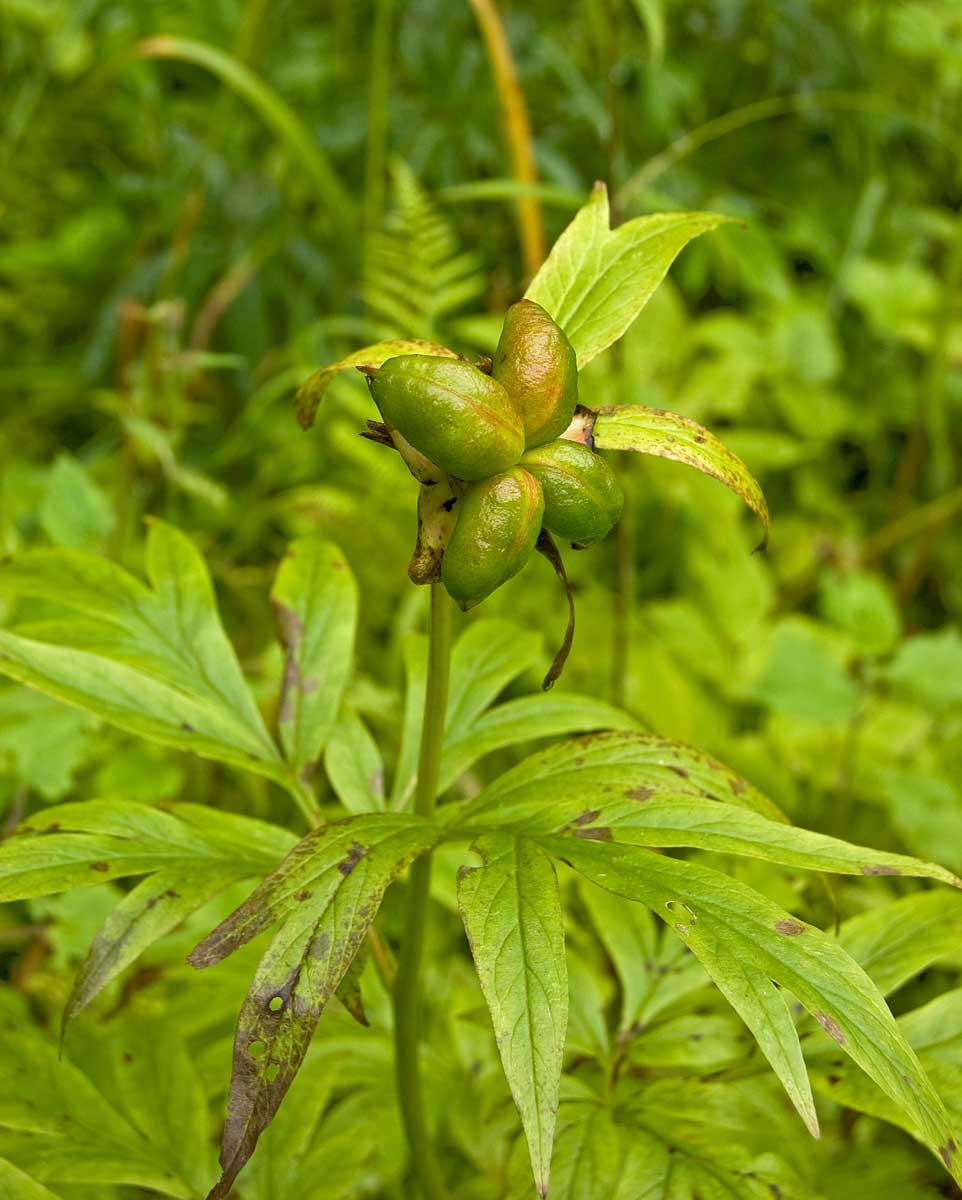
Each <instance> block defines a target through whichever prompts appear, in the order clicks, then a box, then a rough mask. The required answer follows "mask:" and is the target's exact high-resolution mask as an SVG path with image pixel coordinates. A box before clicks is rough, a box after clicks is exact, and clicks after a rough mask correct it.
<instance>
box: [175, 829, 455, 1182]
mask: <svg viewBox="0 0 962 1200" xmlns="http://www.w3.org/2000/svg"><path fill="white" fill-rule="evenodd" d="M437 837H438V835H437V832H436V830H435V829H434V828H433V827H432V826H431V825H430V824H429V823H428V822H426V821H424V820H423V819H421V818H420V817H416V816H413V815H406V814H396V813H370V814H364V815H362V816H357V817H349V818H347V819H345V820H343V821H338V822H336V823H334V824H331V825H326V826H324V827H322V828H320V829H317V830H314V831H313V832H311V833H309V834H308V835H307V837H305V838H304V839H303V840H302V841H301V842H299V843H298V845H297V846H295V847H294V849H293V850H292V851H291V852H290V854H289V855H288V856H287V858H285V860H284V861H283V863H281V865H280V866H279V867H278V868H277V870H276V871H274V872H273V873H272V874H271V875H269V876H268V877H267V878H266V879H265V880H264V881H263V883H261V884H260V886H259V887H258V888H257V889H256V890H255V891H254V892H253V893H252V895H251V896H250V897H249V898H248V899H247V900H246V901H245V902H244V903H243V904H242V905H241V906H240V908H238V909H237V910H236V911H235V912H234V913H233V914H232V915H231V916H229V917H228V918H227V920H226V921H224V922H222V923H221V924H220V925H219V926H218V927H217V928H216V929H215V930H214V931H213V932H212V933H211V934H210V935H209V936H208V937H207V938H205V939H204V941H203V942H201V943H200V945H199V946H197V948H196V949H195V950H194V951H193V953H192V954H191V956H190V962H191V963H192V964H193V965H194V966H195V967H207V966H210V965H211V964H213V963H216V962H219V961H220V960H221V959H223V958H225V957H226V956H227V955H228V954H231V953H233V951H234V950H236V949H238V948H239V947H240V946H242V945H244V944H245V943H246V942H248V941H250V939H251V938H253V937H255V936H256V935H257V934H258V933H261V932H262V931H263V930H264V929H266V928H268V926H270V925H273V924H276V923H278V922H281V923H282V924H281V928H280V929H279V930H278V932H277V933H276V934H275V935H274V938H273V940H272V942H271V944H270V945H269V947H268V948H267V951H266V952H265V954H264V957H263V958H262V959H261V962H260V965H259V966H258V968H257V972H256V974H255V976H254V979H253V981H252V983H251V986H250V990H249V991H248V994H247V997H246V998H245V1000H244V1003H243V1005H242V1007H241V1011H240V1015H239V1017H238V1022H237V1029H236V1032H235V1036H234V1061H233V1070H232V1074H231V1084H230V1094H229V1096H228V1101H227V1122H226V1125H225V1128H224V1138H223V1143H222V1146H221V1160H220V1161H221V1167H222V1168H223V1175H222V1177H221V1180H220V1182H219V1183H218V1184H217V1185H216V1187H215V1188H214V1189H213V1190H212V1191H211V1193H210V1198H211V1200H218V1198H222V1197H224V1196H226V1195H227V1194H228V1192H229V1191H230V1189H231V1186H232V1185H233V1181H234V1179H235V1178H236V1176H237V1173H238V1172H239V1171H240V1169H241V1168H242V1167H243V1165H244V1164H245V1163H246V1162H247V1160H248V1159H249V1158H250V1156H251V1154H252V1153H253V1151H254V1147H255V1145H256V1144H257V1139H258V1137H260V1135H261V1133H262V1132H263V1131H264V1129H266V1128H267V1126H268V1124H269V1123H270V1122H271V1120H272V1119H273V1116H274V1114H275V1113H276V1112H277V1109H278V1106H279V1105H280V1103H281V1100H282V1099H283V1098H284V1094H285V1093H286V1091H287V1089H288V1088H289V1087H290V1085H291V1081H292V1080H293V1079H294V1076H295V1075H296V1074H297V1070H298V1068H299V1066H300V1064H301V1061H302V1059H303V1057H304V1055H305V1053H306V1052H307V1048H308V1046H309V1044H310V1041H311V1037H312V1036H313V1033H314V1029H315V1027H316V1025H317V1022H318V1021H319V1020H320V1016H321V1013H322V1012H323V1010H324V1007H325V1005H326V1004H327V1002H328V1000H329V999H330V998H331V996H332V995H333V994H334V992H335V990H336V988H337V987H338V985H339V984H340V982H341V980H342V979H343V978H344V975H345V974H346V972H347V970H348V968H349V967H350V965H351V962H352V960H353V958H354V956H355V954H356V952H357V950H358V947H359V946H360V944H361V941H362V939H363V938H364V935H365V933H366V932H367V930H368V928H369V927H370V925H371V922H372V921H373V920H374V917H375V915H376V914H377V910H378V906H379V905H380V902H381V897H382V896H383V895H384V891H385V889H386V888H387V886H388V884H390V883H391V881H392V880H393V879H395V878H396V877H397V875H398V874H399V873H400V872H401V871H402V870H403V868H404V867H405V866H407V864H408V863H410V862H411V861H412V860H413V859H414V858H416V857H417V856H418V855H419V854H421V853H423V852H424V851H426V850H428V849H430V848H431V847H432V846H433V845H434V844H435V842H436V841H437Z"/></svg>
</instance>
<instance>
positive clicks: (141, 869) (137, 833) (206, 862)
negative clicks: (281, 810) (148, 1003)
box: [0, 800, 294, 1024]
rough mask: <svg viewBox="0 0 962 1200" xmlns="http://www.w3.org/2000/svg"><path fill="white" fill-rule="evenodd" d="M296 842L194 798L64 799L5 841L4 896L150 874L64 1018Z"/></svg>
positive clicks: (97, 950) (80, 980) (118, 916)
mask: <svg viewBox="0 0 962 1200" xmlns="http://www.w3.org/2000/svg"><path fill="white" fill-rule="evenodd" d="M293 841H294V837H293V835H292V834H289V833H288V832H287V831H286V830H284V829H281V828H280V827H278V826H276V825H268V824H266V823H265V822H263V821H256V820H253V819H252V818H250V817H241V816H236V815H234V814H231V813H220V812H216V811H215V810H211V809H205V808H202V807H200V806H195V805H190V804H181V805H174V806H172V808H171V810H170V811H168V812H165V811H162V810H160V809H154V808H149V807H147V806H146V805H143V804H135V803H131V802H129V801H119V800H118V801H114V800H86V801H83V802H81V803H75V804H62V805H58V806H57V807H54V808H48V809H45V810H43V811H42V812H39V813H37V814H35V815H34V816H33V817H31V818H30V819H29V821H28V822H26V823H24V824H23V825H21V826H20V827H19V829H18V830H17V832H16V834H15V836H13V837H10V838H8V839H7V840H6V841H4V842H2V843H0V902H2V901H10V900H22V899H26V898H28V897H31V896H43V895H49V894H51V893H55V892H64V891H68V890H69V889H71V888H75V887H90V886H92V885H94V884H98V883H103V882H105V881H106V880H109V879H120V878H123V877H124V876H130V875H147V878H146V879H144V880H143V881H142V882H141V883H139V884H138V885H137V886H136V887H135V888H133V889H132V890H131V891H129V892H127V894H126V895H125V896H124V897H123V899H122V900H121V901H120V903H119V904H118V905H117V906H116V908H114V910H113V911H112V912H111V913H110V915H109V916H108V917H107V919H106V921H105V922H104V924H103V926H102V927H101V929H100V930H99V932H98V933H97V935H96V937H95V938H94V941H93V944H92V945H91V947H90V950H89V952H88V954H87V956H86V958H85V959H84V960H83V962H82V963H81V965H80V969H79V971H78V973H77V977H76V979H75V981H74V986H73V990H72V992H71V994H70V997H69V999H68V1001H67V1005H66V1008H65V1010H64V1023H65V1024H66V1022H68V1021H69V1020H70V1019H71V1018H73V1017H74V1016H76V1015H77V1013H79V1012H80V1011H81V1010H82V1009H83V1008H85V1007H86V1006H87V1005H88V1004H89V1003H90V1001H91V1000H93V999H94V997H95V996H97V995H98V993H99V992H101V991H102V990H103V989H104V988H105V987H106V986H107V984H108V983H110V981H111V980H113V979H115V978H116V977H117V976H118V975H119V974H120V972H121V971H123V970H124V969H125V968H126V967H128V966H129V965H130V964H131V963H132V962H134V961H135V960H136V959H137V958H138V957H139V956H140V955H141V954H142V953H143V952H144V950H146V949H147V947H148V946H150V945H152V944H153V943H154V942H155V941H157V939H158V938H161V937H163V936H164V935H165V934H167V933H169V932H170V931H171V930H172V929H174V928H175V927H176V926H177V925H179V924H180V923H181V921H183V920H184V918H185V917H187V916H189V915H190V913H192V912H195V911H196V910H197V909H198V908H200V907H201V906H202V905H203V904H205V903H206V902H207V901H208V900H210V899H211V898H212V897H213V896H215V895H217V894H218V893H219V892H221V891H222V890H223V889H224V888H226V887H228V886H229V885H230V884H231V883H234V882H237V881H238V880H241V879H245V878H248V877H249V876H251V875H261V874H263V873H264V872H266V871H269V870H271V869H272V867H274V866H275V865H276V863H277V861H278V859H280V858H281V857H282V855H283V854H284V852H285V851H286V850H287V849H289V847H290V846H291V844H292V843H293Z"/></svg>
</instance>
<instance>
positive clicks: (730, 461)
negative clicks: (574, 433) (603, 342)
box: [591, 404, 769, 549]
mask: <svg viewBox="0 0 962 1200" xmlns="http://www.w3.org/2000/svg"><path fill="white" fill-rule="evenodd" d="M591 437H592V439H593V441H594V445H595V446H596V447H597V448H598V449H599V450H634V451H636V452H637V453H639V454H653V455H655V456H656V457H657V458H669V459H671V460H672V461H673V462H680V463H684V464H685V465H686V466H689V467H694V468H695V470H696V471H701V472H702V473H703V474H705V475H710V476H711V477H712V479H717V480H718V481H719V483H723V484H724V485H725V487H727V488H728V489H729V491H732V492H734V493H735V495H736V496H739V497H740V498H741V499H742V500H744V501H745V503H746V504H747V505H748V507H749V508H750V509H751V510H752V512H753V513H754V514H755V515H756V516H757V517H758V519H759V521H761V523H762V530H763V534H764V536H763V539H762V543H761V545H760V546H759V549H764V547H765V545H766V543H767V541H768V527H769V515H768V505H767V503H766V502H765V496H764V495H763V493H762V489H761V487H760V486H759V484H758V481H757V480H756V479H755V476H754V475H752V473H751V471H749V469H748V467H746V466H745V464H744V463H743V462H742V460H741V459H740V458H738V457H737V455H735V454H733V453H732V452H731V450H729V449H728V448H727V447H726V446H724V445H723V444H722V442H720V441H719V440H718V438H717V437H715V435H714V434H713V433H711V432H709V430H707V429H705V428H703V427H702V426H701V425H699V424H698V423H697V422H696V421H692V420H691V419H690V418H689V417H682V416H680V415H679V414H678V413H671V412H665V411H664V410H663V409H660V408H646V407H645V406H644V405H642V404H621V405H615V406H612V407H608V408H601V409H599V410H598V412H597V415H596V417H595V419H594V424H593V426H592V430H591Z"/></svg>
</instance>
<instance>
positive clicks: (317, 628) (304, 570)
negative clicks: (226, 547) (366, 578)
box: [271, 536, 357, 782]
mask: <svg viewBox="0 0 962 1200" xmlns="http://www.w3.org/2000/svg"><path fill="white" fill-rule="evenodd" d="M271 603H272V604H273V606H274V611H275V613H276V614H277V620H278V623H279V625H280V628H281V637H282V639H283V642H284V651H285V656H284V677H283V681H282V684H281V699H280V707H279V710H278V715H277V723H278V727H279V730H280V738H281V745H282V746H283V748H284V753H285V755H286V757H287V760H288V762H289V763H290V765H291V768H292V770H293V772H294V773H295V774H296V775H297V776H298V777H300V778H302V779H303V778H304V777H305V773H306V774H307V775H308V776H309V775H310V773H311V772H312V770H313V766H314V764H315V763H316V761H317V758H318V756H319V755H320V753H321V750H322V748H323V746H324V744H325V742H326V741H327V738H328V736H329V735H330V732H331V729H332V727H333V725H334V722H335V720H336V719H337V712H338V709H339V708H340V704H341V696H342V695H343V692H344V687H345V685H346V683H347V680H348V677H349V675H350V673H351V667H352V663H353V657H354V635H355V631H356V628H357V584H356V583H355V581H354V576H353V574H352V573H351V569H350V567H349V566H348V564H347V561H346V560H345V558H344V556H343V554H341V552H340V550H338V548H337V547H336V546H334V545H332V544H331V543H330V542H326V541H324V540H323V539H322V538H319V537H316V536H308V537H302V538H297V539H296V540H295V541H293V542H291V544H290V546H289V547H288V549H287V553H286V554H285V556H284V560H283V562H282V563H281V566H280V569H279V570H278V572H277V578H276V579H275V581H274V586H273V588H272V589H271ZM305 782H306V780H305Z"/></svg>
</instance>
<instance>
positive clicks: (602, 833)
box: [575, 825, 614, 842]
mask: <svg viewBox="0 0 962 1200" xmlns="http://www.w3.org/2000/svg"><path fill="white" fill-rule="evenodd" d="M575 837H579V838H584V839H585V841H588V842H611V841H614V838H613V837H612V835H611V830H610V829H608V828H607V827H606V826H604V825H596V826H594V827H593V828H591V829H576V830H575Z"/></svg>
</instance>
